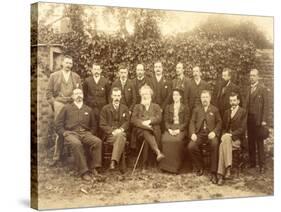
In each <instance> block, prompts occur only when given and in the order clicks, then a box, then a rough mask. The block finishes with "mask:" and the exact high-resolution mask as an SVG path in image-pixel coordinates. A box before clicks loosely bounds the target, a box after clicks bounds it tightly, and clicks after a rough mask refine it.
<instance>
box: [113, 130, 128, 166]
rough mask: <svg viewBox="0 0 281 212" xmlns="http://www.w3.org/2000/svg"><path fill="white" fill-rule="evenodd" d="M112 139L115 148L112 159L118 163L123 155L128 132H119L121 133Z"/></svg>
mask: <svg viewBox="0 0 281 212" xmlns="http://www.w3.org/2000/svg"><path fill="white" fill-rule="evenodd" d="M112 139H113V150H112V156H111V160H114V161H116V162H117V163H119V160H120V158H121V155H122V153H123V152H124V149H125V144H126V134H125V133H119V134H117V135H115V136H113V138H112Z"/></svg>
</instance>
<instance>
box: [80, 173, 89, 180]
mask: <svg viewBox="0 0 281 212" xmlns="http://www.w3.org/2000/svg"><path fill="white" fill-rule="evenodd" d="M81 178H82V180H84V181H91V180H92V178H91V176H90V175H89V173H84V174H83V175H82V176H81Z"/></svg>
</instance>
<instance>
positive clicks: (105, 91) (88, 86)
mask: <svg viewBox="0 0 281 212" xmlns="http://www.w3.org/2000/svg"><path fill="white" fill-rule="evenodd" d="M83 92H84V99H85V104H87V105H88V106H90V107H91V108H97V109H98V110H99V111H101V109H102V107H103V106H104V105H106V104H108V101H107V97H108V95H109V93H110V84H109V81H108V79H106V78H105V77H103V76H101V78H100V80H99V82H98V83H96V82H95V80H94V78H93V76H90V77H88V78H86V79H85V81H84V83H83Z"/></svg>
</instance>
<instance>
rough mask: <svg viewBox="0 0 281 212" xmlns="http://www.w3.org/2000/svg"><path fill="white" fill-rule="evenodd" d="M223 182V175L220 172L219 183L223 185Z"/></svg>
mask: <svg viewBox="0 0 281 212" xmlns="http://www.w3.org/2000/svg"><path fill="white" fill-rule="evenodd" d="M223 184H224V179H223V176H222V175H220V174H219V176H218V185H219V186H221V185H223Z"/></svg>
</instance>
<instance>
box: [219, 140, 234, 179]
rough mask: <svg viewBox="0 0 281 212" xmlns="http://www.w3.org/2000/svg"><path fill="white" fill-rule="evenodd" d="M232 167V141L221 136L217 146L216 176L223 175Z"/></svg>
mask: <svg viewBox="0 0 281 212" xmlns="http://www.w3.org/2000/svg"><path fill="white" fill-rule="evenodd" d="M231 165H232V139H231V137H230V136H228V135H223V136H222V138H221V144H220V146H219V162H218V174H221V175H224V174H225V169H226V168H227V167H228V166H231Z"/></svg>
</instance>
